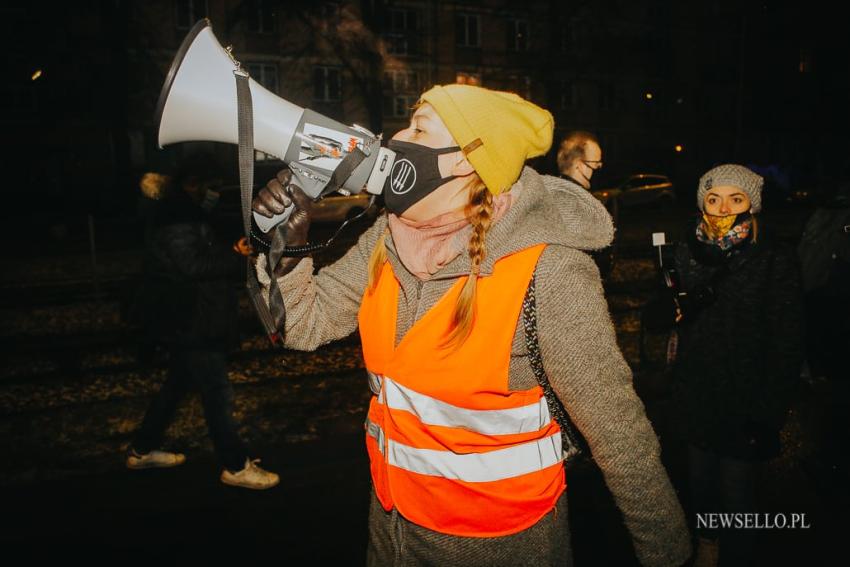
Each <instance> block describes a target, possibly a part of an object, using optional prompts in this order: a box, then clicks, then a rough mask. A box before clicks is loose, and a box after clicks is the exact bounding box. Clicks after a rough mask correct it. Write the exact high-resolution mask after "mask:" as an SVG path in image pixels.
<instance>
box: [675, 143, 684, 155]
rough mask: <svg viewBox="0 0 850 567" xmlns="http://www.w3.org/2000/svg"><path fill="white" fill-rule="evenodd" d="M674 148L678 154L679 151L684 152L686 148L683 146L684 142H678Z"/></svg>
mask: <svg viewBox="0 0 850 567" xmlns="http://www.w3.org/2000/svg"><path fill="white" fill-rule="evenodd" d="M674 149H675V150H676V153H677V154H678V153H682V150H684V149H685V148H684V147H683V146H682V144H676V147H675V148H674Z"/></svg>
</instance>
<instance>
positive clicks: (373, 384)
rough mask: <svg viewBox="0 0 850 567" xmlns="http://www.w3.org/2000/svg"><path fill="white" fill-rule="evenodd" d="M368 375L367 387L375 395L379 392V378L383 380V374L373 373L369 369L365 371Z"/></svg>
mask: <svg viewBox="0 0 850 567" xmlns="http://www.w3.org/2000/svg"><path fill="white" fill-rule="evenodd" d="M366 372H367V373H368V375H369V389H370V390H372V393H373V394H375V395H376V396H377V395H379V394H380V393H381V380H383V376H381V375H380V374H375V373H374V372H371V371H369V370H367V371H366Z"/></svg>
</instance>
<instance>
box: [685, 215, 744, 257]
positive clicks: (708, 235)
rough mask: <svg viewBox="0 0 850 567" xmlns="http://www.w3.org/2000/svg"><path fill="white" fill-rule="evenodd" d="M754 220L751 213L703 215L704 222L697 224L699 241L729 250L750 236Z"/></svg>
mask: <svg viewBox="0 0 850 567" xmlns="http://www.w3.org/2000/svg"><path fill="white" fill-rule="evenodd" d="M752 224H753V218H752V215H750V214H749V213H744V214H741V215H727V216H724V217H715V216H712V215H707V214H705V213H703V215H702V222H700V223H699V224H697V230H696V235H697V240H699V241H700V242H704V243H706V244H713V245H715V246H719V247H720V249H721V250H729V249H730V248H732V247H733V246H736V245H737V244H740V243H741V242H743V241H744V240H746V239H747V238H749V236H750V230H751V229H752Z"/></svg>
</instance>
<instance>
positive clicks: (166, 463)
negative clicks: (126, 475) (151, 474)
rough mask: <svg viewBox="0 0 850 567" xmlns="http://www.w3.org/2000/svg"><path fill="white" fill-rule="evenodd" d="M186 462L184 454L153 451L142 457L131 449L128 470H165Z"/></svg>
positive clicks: (128, 455) (128, 457)
mask: <svg viewBox="0 0 850 567" xmlns="http://www.w3.org/2000/svg"><path fill="white" fill-rule="evenodd" d="M185 462H186V455H184V454H183V453H169V452H168V451H156V450H154V451H151V452H150V453H145V454H144V455H140V454H139V453H137V452H136V450H135V449H130V452H129V453H128V454H127V468H128V469H163V468H169V467H176V466H178V465H182V464H183V463H185Z"/></svg>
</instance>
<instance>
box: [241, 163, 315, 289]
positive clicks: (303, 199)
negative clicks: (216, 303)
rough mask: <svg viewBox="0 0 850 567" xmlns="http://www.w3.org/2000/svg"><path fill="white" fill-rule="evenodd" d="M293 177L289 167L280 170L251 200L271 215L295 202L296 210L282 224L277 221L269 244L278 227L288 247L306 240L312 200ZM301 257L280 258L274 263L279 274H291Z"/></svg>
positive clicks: (263, 211) (266, 214)
mask: <svg viewBox="0 0 850 567" xmlns="http://www.w3.org/2000/svg"><path fill="white" fill-rule="evenodd" d="M291 179H292V172H291V171H290V170H289V169H282V170H280V171H278V172H277V175H276V176H275V178H274V179H272V180H271V181H269V182H268V183H267V184H266V186H265V187H264V188H262V189H261V190H260V192H259V193H258V194H257V196H256V197H255V198H254V200H253V202H252V203H251V208H252V209H253V210H254V211H256V212H257V213H259V214H261V215H263V216H264V217H268V218H271V217H273V216H274V215H276V214H280V213H282V212H283V211H284V210H285V209H286V207H288V206H289V205H291V204H293V203H294V204H295V210H293V211H292V214H290V215H289V218H288V219H287V220H286V222H284V223H282V225H283V226H280V225H278V226H276V227H275V228H273V229H272V230H271V231H270V232H269V234H268V235H267V236H268V242H266V244H267V245H268V244H270V241H271V237H272V235H273V234H274V233H275V231H281V234H280V236H279V238H280V237H282V238H284V243H285V244H286V246H287V248H291V247H293V246H304V245H305V244H307V233H308V232H309V230H310V217H311V215H312V212H313V200H312V199H311V198H310V197H309V196H308V195H307V194H306V193H304V191H302V190H301V188H300V187H298V186H297V185H293V184H292V183H291ZM300 260H301V258H300V257H296V258H289V257H284V258H281V259H280V262H278V264H277V266H275V270H274V273H275V275H276V276H277V277H280V276H282V275H284V274H288V273H289V272H291V271H292V269H293V268H295V266H296V265H297V264H298V262H299V261H300Z"/></svg>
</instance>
